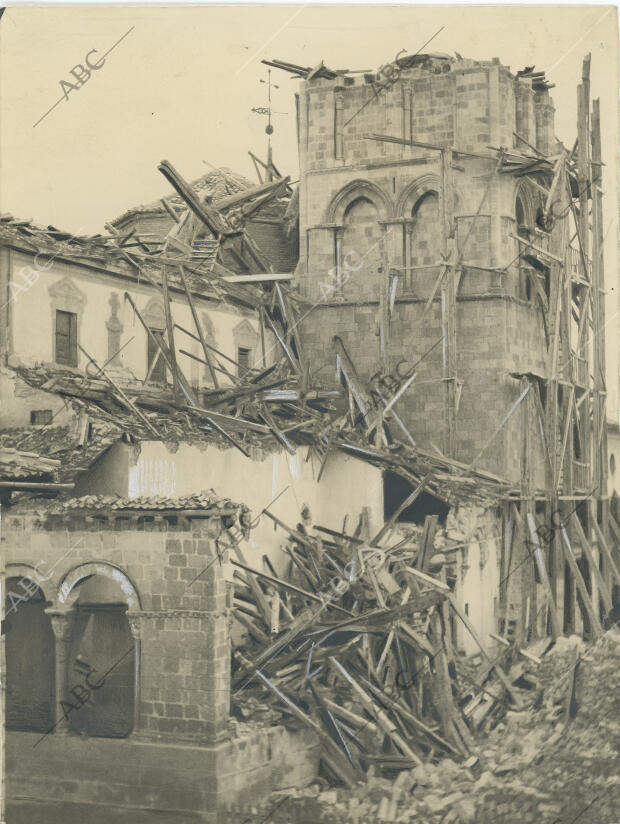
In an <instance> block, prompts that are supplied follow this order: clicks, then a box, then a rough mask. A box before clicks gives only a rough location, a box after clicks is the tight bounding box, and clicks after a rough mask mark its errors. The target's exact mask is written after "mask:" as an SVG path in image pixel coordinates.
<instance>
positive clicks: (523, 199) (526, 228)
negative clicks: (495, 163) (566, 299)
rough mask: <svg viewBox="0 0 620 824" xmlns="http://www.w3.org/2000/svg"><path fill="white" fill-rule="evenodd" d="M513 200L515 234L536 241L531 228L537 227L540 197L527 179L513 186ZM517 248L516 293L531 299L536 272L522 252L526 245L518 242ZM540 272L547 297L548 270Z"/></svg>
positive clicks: (540, 211)
mask: <svg viewBox="0 0 620 824" xmlns="http://www.w3.org/2000/svg"><path fill="white" fill-rule="evenodd" d="M514 196H515V201H514V210H515V211H514V220H515V224H516V232H515V233H516V234H517V235H519V237H523V238H525V239H526V240H529V241H534V242H536V237H535V236H533V230H535V229H537V228H538V229H539V228H540V227H539V225H538V221H539V218H540V215H541V214H542V199H541V196H540V194H539V192H538V191H536V190H535V189H534V187H533V186H532V185H531V184H530V183H529V182H528V181H527V180H522V181H521V182H520V183H519V184H518V185H517V186H516V187H515V195H514ZM515 243H516V241H515ZM518 246H519V248H515V255H519V253H521V254H520V257H519V267H518V275H517V277H518V295H519V297H521V298H523V299H525V300H528V301H530V300H532V298H533V297H534V295H535V288H534V287H533V285H532V284H533V278H535V277H537V276H538V274H537V272H535V271H534V270H533V269H532V265H531V262H530V261H528V259H527V257H526V255H525V254H524V252H526V250H527V247H524V246H522V245H521V244H518ZM537 268H538V267H537ZM540 274H541V275H543V276H544V282H545V287H544V288H545V292H546V294H547V299H548V298H549V290H550V280H549V271H548V270H545V269H541V270H540Z"/></svg>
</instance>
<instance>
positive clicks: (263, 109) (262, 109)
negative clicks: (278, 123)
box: [252, 69, 287, 180]
mask: <svg viewBox="0 0 620 824" xmlns="http://www.w3.org/2000/svg"><path fill="white" fill-rule="evenodd" d="M260 82H261V83H264V84H265V85H266V86H267V106H256V107H254V108H253V109H252V111H253V112H255V113H256V114H266V115H267V125H266V126H265V134H266V135H267V167H268V169H269V179H270V180H271V169H272V157H271V135H272V134H273V132H274V128H273V125H272V123H271V117H272V115H274V114H287V112H274V111H273V110H272V108H271V90H272V89H279V88H280V87H279V86H277V85H276V84H275V83H272V82H271V69H268V70H267V80H262V79H261V80H260Z"/></svg>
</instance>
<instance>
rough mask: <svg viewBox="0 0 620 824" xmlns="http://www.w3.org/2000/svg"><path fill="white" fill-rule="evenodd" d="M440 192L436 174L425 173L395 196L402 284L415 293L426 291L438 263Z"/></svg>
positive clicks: (439, 258)
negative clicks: (401, 257) (400, 225)
mask: <svg viewBox="0 0 620 824" xmlns="http://www.w3.org/2000/svg"><path fill="white" fill-rule="evenodd" d="M439 191H440V181H439V177H438V176H437V175H431V174H428V175H423V176H422V177H420V178H418V179H417V180H414V181H413V182H412V183H410V184H409V185H408V186H407V187H406V188H405V189H404V190H403V192H402V193H401V195H400V197H399V199H398V216H399V217H401V218H402V219H403V222H402V233H403V237H402V244H403V267H404V284H403V285H404V288H405V289H406V290H412V291H415V292H416V293H418V294H426V292H427V291H428V287H429V284H430V282H431V281H433V280H434V278H435V277H436V274H437V271H438V269H437V267H438V266H439V265H440V262H441V257H440V253H441V251H442V221H441V212H440V200H439Z"/></svg>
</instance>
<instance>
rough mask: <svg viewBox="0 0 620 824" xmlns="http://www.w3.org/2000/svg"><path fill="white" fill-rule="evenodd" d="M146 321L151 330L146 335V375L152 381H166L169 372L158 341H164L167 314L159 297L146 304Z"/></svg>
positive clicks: (144, 314) (144, 315)
mask: <svg viewBox="0 0 620 824" xmlns="http://www.w3.org/2000/svg"><path fill="white" fill-rule="evenodd" d="M143 317H144V321H145V323H146V325H147V326H148V328H149V330H150V331H151V335H148V334H147V336H146V375H147V378H148V379H149V381H151V382H152V383H166V381H167V378H168V372H167V369H166V362H165V360H164V358H163V356H162V354H161V351H160V349H159V346H157V343H156V341H160V342H164V329H165V328H166V316H165V313H164V305H163V303H162V302H161V301H160V300H158V299H157V298H153V299H152V300H150V301H149V303H148V304H147V305H146V308H145V310H144V313H143Z"/></svg>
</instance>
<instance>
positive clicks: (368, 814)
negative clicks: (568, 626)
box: [270, 629, 620, 824]
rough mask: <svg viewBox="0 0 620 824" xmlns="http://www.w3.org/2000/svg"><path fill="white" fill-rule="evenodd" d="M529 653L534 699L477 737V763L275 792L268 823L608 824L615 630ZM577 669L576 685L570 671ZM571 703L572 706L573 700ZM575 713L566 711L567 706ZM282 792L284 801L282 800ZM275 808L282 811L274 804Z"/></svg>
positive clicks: (441, 764) (612, 806) (615, 791)
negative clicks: (533, 662) (533, 661)
mask: <svg viewBox="0 0 620 824" xmlns="http://www.w3.org/2000/svg"><path fill="white" fill-rule="evenodd" d="M549 646H550V642H549V641H542V642H538V643H537V644H535V645H533V646H532V647H530V648H529V649H528V653H530V654H531V655H534V657H537V656H536V655H535V654H534V653H538V656H540V660H541V663H540V665H538V666H537V667H536V670H537V674H538V689H537V690H536V696H537V700H536V701H535V703H534V704H532V705H531V706H530V707H528V708H527V709H522V710H521V711H512V710H511V711H509V712H507V713H506V715H505V717H504V718H503V720H502V721H501V723H499V724H498V725H497V726H496V727H495V729H494V730H493V731H492V732H491V733H489V734H488V735H476V740H477V743H478V745H479V760H478V761H477V762H476V763H475V764H473V763H472V762H471V761H470V762H460V763H459V762H458V761H457V759H454V758H450V757H443V758H441V759H433V760H428V761H425V763H424V764H423V765H421V766H416V767H414V768H413V769H411V770H405V771H403V772H401V773H400V774H399V775H398V776H397V777H396V779H395V780H391V779H390V778H387V777H384V776H381V775H380V774H379V773H378V771H377V770H376V768H375V767H374V766H373V767H371V768H370V769H369V770H368V773H367V775H366V781H365V783H364V784H362V785H360V786H358V787H356V788H355V789H354V790H351V789H349V788H335V787H329V786H328V784H327V781H325V780H324V779H323V777H319V779H318V780H317V782H315V783H314V784H313V785H311V786H310V787H306V788H304V789H296V788H291V789H287V790H285V791H280V792H279V793H277V794H274V796H273V798H272V799H271V802H270V805H271V808H273V809H274V812H273V816H272V817H271V819H270V820H271V821H273V822H274V824H283V822H288V821H292V820H294V821H300V822H311V821H318V820H320V821H323V822H326V824H364V823H365V822H367V821H379V822H415V821H424V824H514V822H516V821H519V822H524V824H563V822H570V821H579V824H600V822H606V824H607V823H609V824H611V822H615V821H617V820H618V819H619V816H620V779H619V778H618V775H617V763H618V740H619V738H620V721H619V720H618V719H620V667H619V664H620V631H618V629H613V630H611V631H610V632H608V633H607V634H606V635H605V636H604V637H603V638H602V639H601V640H600V641H598V642H597V643H596V644H591V645H590V646H586V645H585V644H584V643H583V641H581V639H579V638H578V637H577V636H571V637H570V638H568V639H566V638H560V639H558V640H557V642H556V644H555V645H551V649H549V650H548V651H546V652H545V649H546V648H547V647H549ZM575 667H577V675H576V679H575V680H573V674H574V672H575ZM575 700H576V704H575ZM571 707H572V709H571ZM286 796H288V798H287V799H286V801H283V799H284V798H285V797H286ZM276 805H279V806H278V807H277V808H276Z"/></svg>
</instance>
